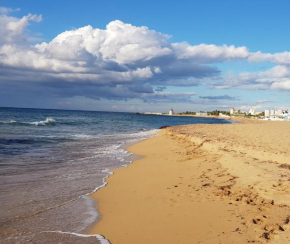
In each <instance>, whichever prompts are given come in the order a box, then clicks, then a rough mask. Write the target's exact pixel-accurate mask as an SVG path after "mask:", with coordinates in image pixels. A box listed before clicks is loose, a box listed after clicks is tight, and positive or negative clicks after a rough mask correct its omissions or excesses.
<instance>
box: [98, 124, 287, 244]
mask: <svg viewBox="0 0 290 244" xmlns="http://www.w3.org/2000/svg"><path fill="white" fill-rule="evenodd" d="M289 128H290V124H287V123H280V122H279V123H271V122H266V123H262V122H261V123H257V122H254V123H253V122H251V123H246V124H231V125H188V126H178V127H171V128H167V129H165V130H162V132H161V133H160V135H159V136H157V137H154V138H151V139H148V140H146V141H143V142H141V143H138V144H136V145H133V146H132V147H130V148H129V150H130V151H132V152H134V154H136V155H141V156H144V157H143V158H141V159H139V160H137V161H135V162H134V163H133V164H132V165H130V166H129V167H128V168H123V169H117V170H115V171H114V172H115V175H113V176H112V177H110V178H108V185H107V186H106V187H105V188H102V189H100V190H99V191H98V192H97V193H95V194H93V196H92V197H94V198H95V199H97V201H98V202H99V211H100V213H101V214H102V220H101V221H100V222H99V223H98V224H97V225H96V227H95V228H94V229H93V230H92V233H98V234H102V235H104V236H105V237H106V238H107V239H109V240H110V241H111V243H113V244H114V243H117V244H119V243H121V244H122V243H126V244H128V243H140V244H142V243H144V244H145V243H146V244H148V243H156V244H158V243H265V242H269V241H270V242H273V243H288V242H289V241H288V238H289V232H288V230H287V227H288V223H289V221H290V217H289V216H290V209H289V190H288V189H290V188H289V186H290V185H289V179H290V170H289V165H288V163H290V161H289V153H288V150H289V145H290V141H289V140H290V136H289V132H290V130H289ZM268 130H270V132H269V133H268V132H267V131H268ZM266 132H267V133H266ZM282 132H283V135H284V136H286V138H285V139H284V140H283V142H284V144H283V143H282V142H281V140H280V139H279V137H277V134H278V135H279V133H282ZM249 133H250V134H249ZM287 146H288V149H287Z"/></svg>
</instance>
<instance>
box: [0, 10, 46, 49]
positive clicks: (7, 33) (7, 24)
mask: <svg viewBox="0 0 290 244" xmlns="http://www.w3.org/2000/svg"><path fill="white" fill-rule="evenodd" d="M13 11H15V10H13V9H10V8H3V7H2V8H0V45H4V44H14V43H18V44H19V43H24V42H27V41H30V40H33V38H32V37H30V36H28V35H27V34H26V33H24V30H25V28H26V27H27V26H28V25H29V23H30V22H32V21H34V22H40V21H41V20H42V16H41V15H32V14H28V15H26V16H23V17H22V18H21V19H19V18H16V17H12V16H9V15H8V14H9V13H10V12H13Z"/></svg>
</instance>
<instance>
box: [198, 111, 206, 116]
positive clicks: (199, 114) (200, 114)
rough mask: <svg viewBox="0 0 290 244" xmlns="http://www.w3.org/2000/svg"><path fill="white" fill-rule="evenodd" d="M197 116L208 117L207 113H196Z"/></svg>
mask: <svg viewBox="0 0 290 244" xmlns="http://www.w3.org/2000/svg"><path fill="white" fill-rule="evenodd" d="M196 116H207V112H196Z"/></svg>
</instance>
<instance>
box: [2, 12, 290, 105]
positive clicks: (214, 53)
mask: <svg viewBox="0 0 290 244" xmlns="http://www.w3.org/2000/svg"><path fill="white" fill-rule="evenodd" d="M13 11H14V10H13V9H9V8H0V83H2V86H3V85H4V84H5V85H6V86H11V87H13V86H15V84H17V85H19V84H27V85H29V86H33V87H34V89H36V90H37V89H38V90H41V89H44V90H46V91H50V92H51V93H52V94H55V95H56V96H63V97H72V96H86V97H89V98H93V99H101V98H106V99H113V100H121V99H122V100H126V99H131V98H139V99H141V100H143V101H145V102H150V101H152V102H168V101H176V102H191V101H192V100H191V99H192V97H193V96H194V95H195V93H167V92H164V88H163V87H166V86H197V85H200V84H203V83H206V84H209V83H211V84H212V87H213V88H215V89H226V88H231V87H240V88H243V89H283V90H285V89H289V88H288V87H289V83H288V79H289V63H290V61H289V60H290V57H289V53H287V52H285V53H277V54H267V53H266V54H264V53H261V52H257V53H251V52H250V51H249V50H248V49H247V48H246V47H235V46H233V45H229V46H228V45H222V46H216V45H213V44H211V45H208V44H200V45H190V44H188V43H186V42H182V43H171V42H170V36H168V35H166V34H163V33H159V32H156V31H154V30H151V29H149V28H148V27H146V26H133V25H131V24H127V23H123V22H122V21H119V20H115V21H112V22H110V23H109V24H108V25H107V26H106V28H105V29H98V28H93V27H92V26H90V25H88V26H84V27H82V28H79V29H75V30H70V31H65V32H63V33H60V34H59V35H57V36H56V37H55V38H54V39H53V40H51V41H50V42H42V43H39V44H36V45H32V44H31V43H30V42H31V41H35V39H34V38H33V37H31V36H29V35H28V34H27V33H28V32H27V27H28V26H29V24H30V23H32V22H40V21H41V20H42V16H41V15H37V14H28V15H25V16H23V17H22V18H16V17H13V16H11V13H12V12H13ZM236 60H248V61H249V62H262V61H270V62H273V63H276V64H278V65H277V66H276V67H274V68H272V69H270V70H268V71H264V72H258V73H247V72H243V73H241V74H239V75H232V76H224V75H223V74H221V71H220V70H219V69H218V68H217V67H216V66H215V64H217V63H222V62H233V61H236ZM21 87H24V86H21ZM154 87H157V88H155V89H154ZM201 98H203V99H209V100H214V99H217V100H222V99H225V100H226V99H227V100H231V99H234V98H233V97H230V96H227V95H224V96H216V97H214V96H212V97H210V96H208V97H206V96H205V97H201Z"/></svg>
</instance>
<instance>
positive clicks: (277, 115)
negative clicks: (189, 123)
mask: <svg viewBox="0 0 290 244" xmlns="http://www.w3.org/2000/svg"><path fill="white" fill-rule="evenodd" d="M136 114H145V115H170V116H173V115H175V116H182V115H183V116H196V117H199V116H201V117H210V116H211V117H221V118H230V117H246V118H255V119H261V120H271V121H290V113H289V112H288V109H278V110H274V109H266V110H265V111H263V112H256V111H255V108H250V110H249V112H246V111H241V110H235V109H234V108H231V109H230V110H229V111H224V110H214V111H211V112H205V111H199V112H190V111H186V112H178V113H175V112H174V110H173V109H172V108H171V109H170V110H169V112H168V113H161V112H157V113H155V112H144V113H141V112H137V113H136Z"/></svg>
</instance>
